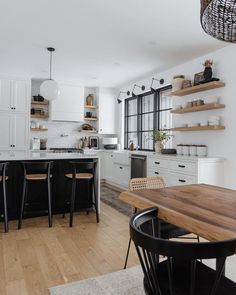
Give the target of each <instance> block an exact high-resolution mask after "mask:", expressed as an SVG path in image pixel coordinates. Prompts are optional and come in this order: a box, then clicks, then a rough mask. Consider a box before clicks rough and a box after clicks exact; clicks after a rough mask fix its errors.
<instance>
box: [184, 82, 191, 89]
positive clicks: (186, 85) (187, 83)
mask: <svg viewBox="0 0 236 295" xmlns="http://www.w3.org/2000/svg"><path fill="white" fill-rule="evenodd" d="M189 87H192V82H191V80H184V81H183V84H182V89H185V88H189Z"/></svg>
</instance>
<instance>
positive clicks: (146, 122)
mask: <svg viewBox="0 0 236 295" xmlns="http://www.w3.org/2000/svg"><path fill="white" fill-rule="evenodd" d="M146 130H153V113H150V114H145V115H142V131H146Z"/></svg>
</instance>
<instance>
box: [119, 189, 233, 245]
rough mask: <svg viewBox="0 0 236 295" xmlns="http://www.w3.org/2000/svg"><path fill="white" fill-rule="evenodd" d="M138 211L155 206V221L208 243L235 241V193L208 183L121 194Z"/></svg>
mask: <svg viewBox="0 0 236 295" xmlns="http://www.w3.org/2000/svg"><path fill="white" fill-rule="evenodd" d="M119 199H120V200H122V201H124V202H125V203H127V204H129V205H131V206H132V207H134V208H137V209H146V208H149V207H158V208H159V210H158V218H159V219H162V220H164V221H166V222H169V223H171V224H174V225H176V226H179V227H182V228H184V229H186V230H188V231H189V232H191V233H194V234H196V235H199V236H200V237H203V238H205V239H206V240H208V241H220V240H226V239H236V190H232V189H227V188H223V187H218V186H213V185H208V184H191V185H179V186H171V187H165V188H160V189H143V190H136V191H123V192H122V193H121V194H120V196H119Z"/></svg>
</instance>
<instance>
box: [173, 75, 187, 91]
mask: <svg viewBox="0 0 236 295" xmlns="http://www.w3.org/2000/svg"><path fill="white" fill-rule="evenodd" d="M183 82H184V76H182V75H179V76H175V77H174V78H173V80H172V82H171V85H172V92H175V91H178V90H180V89H182V88H183Z"/></svg>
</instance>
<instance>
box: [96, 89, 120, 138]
mask: <svg viewBox="0 0 236 295" xmlns="http://www.w3.org/2000/svg"><path fill="white" fill-rule="evenodd" d="M117 93H118V90H117V89H112V88H99V89H98V106H99V110H98V111H99V116H98V119H99V120H98V132H99V133H100V134H116V133H117V131H118V130H117V100H116V98H117Z"/></svg>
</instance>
